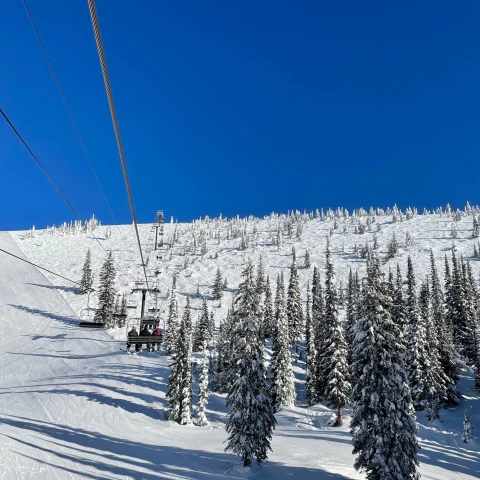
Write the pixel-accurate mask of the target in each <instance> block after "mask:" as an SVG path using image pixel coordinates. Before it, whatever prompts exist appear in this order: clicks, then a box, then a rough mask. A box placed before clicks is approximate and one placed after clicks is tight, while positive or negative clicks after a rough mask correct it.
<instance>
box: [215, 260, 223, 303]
mask: <svg viewBox="0 0 480 480" xmlns="http://www.w3.org/2000/svg"><path fill="white" fill-rule="evenodd" d="M212 296H213V299H214V300H221V299H222V296H223V280H222V272H220V267H218V268H217V273H216V274H215V280H214V282H213V287H212Z"/></svg>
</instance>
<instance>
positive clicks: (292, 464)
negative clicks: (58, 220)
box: [0, 215, 480, 480]
mask: <svg viewBox="0 0 480 480" xmlns="http://www.w3.org/2000/svg"><path fill="white" fill-rule="evenodd" d="M362 221H363V220H362ZM337 222H338V229H337V230H335V231H334V234H333V236H332V237H331V238H330V240H331V250H332V261H333V263H334V266H335V270H336V277H337V284H338V282H339V281H342V282H343V285H344V286H345V285H346V282H347V276H348V269H349V267H350V266H352V268H354V269H356V268H358V269H359V274H360V275H362V274H363V273H364V268H365V264H364V261H363V260H362V259H360V258H359V257H358V256H357V255H355V254H354V253H353V247H354V244H355V243H356V244H357V245H358V247H362V246H363V245H364V244H365V242H366V241H367V240H368V241H369V242H370V243H372V240H373V231H375V230H376V224H377V223H380V224H381V228H382V230H381V232H378V233H376V235H377V237H378V242H379V245H380V248H379V250H380V252H381V253H382V254H385V253H386V250H387V243H388V241H389V240H390V239H391V237H392V234H393V233H394V232H395V233H396V238H397V241H398V243H399V244H400V247H401V248H400V254H399V257H398V258H396V259H394V260H390V261H389V262H388V264H387V265H386V266H385V267H384V268H386V269H388V266H392V267H395V265H396V261H397V260H398V261H399V263H400V265H401V267H402V272H405V267H406V258H407V254H409V255H411V256H412V260H413V263H414V266H415V270H416V276H417V283H420V281H421V280H423V279H424V278H425V276H426V275H427V274H428V273H429V254H430V249H433V251H434V254H435V258H436V259H437V268H438V270H439V272H440V273H442V272H443V256H444V254H445V253H447V254H449V249H450V248H451V246H452V243H453V241H454V242H455V245H456V248H457V251H458V256H460V255H463V257H464V258H470V257H471V256H472V252H473V244H474V243H476V242H477V240H478V239H471V238H470V234H471V228H472V217H471V216H465V217H464V218H462V220H461V221H460V222H458V224H457V232H458V235H459V238H456V239H454V240H453V239H452V238H451V237H450V231H451V224H452V219H451V217H441V216H434V215H430V216H425V217H423V216H418V217H414V218H413V219H411V220H408V221H404V222H397V223H392V217H377V220H376V222H375V223H374V224H373V225H372V232H366V233H365V234H363V235H358V234H354V233H353V229H354V225H353V224H352V223H350V220H348V221H347V222H346V225H347V229H348V233H347V234H346V235H345V234H343V220H337ZM363 223H364V222H363ZM254 226H255V227H256V229H257V231H258V233H257V234H256V239H255V241H254V236H255V235H254V234H253V233H252V232H253V228H254ZM192 227H193V228H195V233H196V236H197V240H198V236H199V234H200V231H201V230H202V229H204V230H206V231H208V230H210V232H211V233H214V232H216V231H220V233H221V240H220V242H219V244H218V242H217V240H216V239H213V238H211V239H208V242H207V244H208V252H207V254H206V255H205V256H204V257H203V258H202V257H201V256H200V245H198V249H197V253H187V256H188V258H189V259H190V262H189V265H188V267H187V268H186V269H184V268H183V265H184V261H185V257H184V256H183V252H184V248H185V245H186V244H190V243H191V241H192ZM332 227H333V221H319V220H312V221H309V222H307V223H305V224H304V225H303V233H302V237H301V239H300V240H298V239H297V238H295V235H293V236H292V238H289V237H288V236H287V235H284V237H283V246H282V247H281V249H280V250H278V249H277V246H276V245H272V243H271V237H272V235H274V234H275V232H276V231H277V220H276V219H273V220H270V219H267V220H250V221H249V222H247V231H248V232H249V235H250V242H249V244H250V247H249V248H248V249H247V250H246V251H242V250H239V249H238V246H239V244H240V238H235V239H231V240H226V232H227V224H226V223H215V222H211V223H209V224H207V225H205V224H204V225H199V224H195V225H192V224H178V225H175V224H166V225H165V239H166V240H168V238H169V237H170V236H171V235H172V234H173V231H174V229H175V228H177V229H178V232H179V237H180V242H179V243H177V244H175V246H174V248H173V256H172V259H171V260H170V259H169V253H165V252H163V253H162V256H163V258H162V260H158V261H157V260H156V255H157V254H156V252H154V251H152V252H150V255H149V257H150V260H149V265H148V269H147V270H148V272H149V275H152V277H155V271H157V270H158V271H159V272H160V273H159V275H158V277H157V278H158V286H159V287H160V289H161V294H160V298H159V305H160V308H161V310H163V311H165V310H166V308H167V302H166V293H167V290H168V288H169V287H170V285H171V278H172V274H173V272H178V274H179V275H178V280H177V292H178V298H179V305H180V307H182V306H183V305H184V304H185V301H186V298H187V296H188V297H191V302H192V307H193V312H194V314H193V320H194V321H195V320H196V317H197V314H198V313H199V312H200V307H201V299H197V298H196V295H195V292H196V290H197V284H199V288H200V292H201V294H202V295H206V296H207V299H208V304H209V308H213V309H214V311H215V319H216V321H217V322H219V321H220V319H222V318H224V316H225V315H226V311H227V309H228V307H229V306H230V304H231V297H232V295H233V292H234V291H235V289H236V288H237V287H238V283H239V281H240V275H241V272H242V269H243V266H244V264H245V261H246V259H248V258H251V259H252V260H253V261H254V262H258V259H259V255H260V254H261V255H262V258H263V262H264V266H265V273H266V274H268V275H270V280H271V283H272V286H274V284H275V279H276V276H277V274H278V273H279V272H281V271H282V270H283V272H284V275H285V279H286V281H287V280H288V276H289V267H290V263H291V247H292V246H295V248H296V253H297V263H298V265H299V266H302V265H303V256H304V254H305V251H306V249H308V250H309V252H310V258H311V262H312V265H314V264H316V265H318V266H320V267H321V268H322V281H323V280H324V276H323V267H324V265H325V258H324V257H325V243H326V237H327V236H328V233H329V231H330V229H331V228H332ZM107 228H108V227H104V226H101V227H98V228H97V229H96V230H95V231H94V234H95V235H96V236H97V237H99V242H100V243H101V244H102V245H103V246H104V248H105V249H106V250H112V251H113V254H114V258H115V260H116V262H117V263H118V265H119V266H120V267H121V269H120V270H121V271H119V275H118V277H117V287H118V289H119V290H120V291H125V292H127V293H130V291H131V289H132V287H133V284H134V281H135V280H136V279H137V278H138V279H141V273H142V269H141V268H140V266H139V263H140V262H139V256H138V252H137V250H136V239H135V236H134V230H133V227H132V226H131V225H126V226H119V227H110V228H111V236H110V238H105V233H106V231H107ZM407 232H409V234H410V235H411V237H412V238H413V241H414V242H413V245H411V246H409V247H408V248H407V247H405V246H404V244H405V242H404V240H405V236H406V233H407ZM140 234H141V237H142V243H143V244H144V247H145V248H146V249H151V247H152V241H153V231H152V228H151V225H141V226H140ZM255 244H256V245H255ZM252 245H255V246H254V247H252ZM147 247H148V248H147ZM0 248H3V249H5V250H7V251H10V252H12V253H15V254H17V255H22V252H23V254H24V255H25V256H26V257H27V258H29V259H30V260H31V261H33V262H35V263H38V264H40V265H42V266H45V267H46V268H48V269H51V270H53V271H55V272H58V273H60V274H62V275H64V276H66V277H69V278H72V279H73V280H79V279H80V276H81V269H82V265H83V261H84V259H85V254H86V252H87V249H88V248H90V249H91V251H92V268H93V271H94V273H95V277H96V280H98V272H99V270H100V266H101V264H102V262H103V260H104V257H105V252H104V250H103V249H102V248H101V247H100V245H99V243H98V242H97V241H96V240H94V239H93V238H92V236H91V234H87V233H78V234H76V235H60V234H59V233H57V234H56V235H51V234H49V233H46V232H45V231H42V230H36V232H35V237H34V238H26V236H25V232H11V235H10V234H8V233H1V234H0ZM20 249H21V251H20ZM217 254H218V258H215V256H217ZM217 266H219V267H220V270H221V272H222V275H224V276H226V277H227V280H228V286H229V288H228V290H229V291H228V292H227V293H226V294H225V295H224V298H223V299H222V301H221V302H219V301H214V300H211V299H210V293H211V286H212V284H213V280H214V277H215V273H216V269H217ZM0 267H1V270H0V271H1V275H0V319H1V321H2V332H3V336H1V337H0V344H1V346H2V349H1V352H2V353H1V354H0V355H1V356H2V361H1V362H0V372H1V375H0V393H1V394H2V395H1V396H0V422H1V428H0V432H1V433H2V435H3V437H2V442H0V476H1V477H0V478H5V479H16V478H19V479H29V478H32V479H33V478H35V479H65V478H89V479H105V478H108V479H125V478H133V479H147V480H148V479H159V478H166V479H169V478H202V479H203V478H272V479H274V478H275V479H277V478H302V479H309V478H312V479H314V478H315V479H322V478H325V479H327V478H338V479H345V478H358V479H361V478H364V476H363V475H362V474H359V473H357V472H355V470H354V469H353V461H354V457H353V455H352V453H351V451H352V445H351V437H350V434H349V432H348V424H349V413H350V412H349V410H348V408H347V409H346V411H345V416H344V420H345V422H344V426H343V427H340V428H332V427H330V426H329V424H330V422H331V420H332V419H333V418H334V416H335V415H334V412H332V411H331V410H330V409H329V408H327V407H326V406H325V405H322V404H319V405H316V406H314V407H309V408H302V407H301V406H297V407H292V408H288V409H285V410H283V411H282V412H280V413H279V414H277V415H276V417H277V421H278V424H277V427H276V430H275V432H274V436H273V441H272V447H273V452H272V453H271V454H270V456H269V461H268V462H266V463H265V464H264V465H263V466H262V467H261V468H259V467H257V466H253V467H251V468H250V469H246V470H245V469H243V468H242V467H240V466H239V463H240V461H239V459H238V458H237V457H235V456H233V455H231V454H226V453H224V447H225V443H224V442H225V440H226V433H225V430H224V425H225V422H226V418H225V413H226V411H225V406H224V403H225V398H224V396H220V395H218V394H215V393H212V394H211V396H210V399H209V403H208V406H207V411H206V414H207V418H208V420H209V421H210V425H209V426H208V427H202V428H199V427H195V426H180V425H177V424H173V423H171V422H168V421H166V420H165V391H166V383H167V378H168V372H169V367H168V365H169V363H170V361H169V359H168V358H166V357H164V356H161V355H158V354H157V353H142V354H141V355H138V356H132V355H126V354H125V353H124V352H122V351H120V348H121V347H123V346H124V344H123V341H122V340H121V339H122V338H123V337H124V334H125V332H124V331H122V330H120V329H119V330H118V331H111V332H108V333H107V332H104V331H93V330H82V329H79V328H78V327H77V323H78V315H79V314H80V311H81V310H82V308H84V307H85V305H86V297H85V296H80V295H78V294H77V293H76V291H75V288H74V286H72V284H70V283H68V282H67V281H65V280H62V279H59V278H58V277H55V276H53V275H51V274H48V273H45V274H43V273H40V271H39V270H37V269H36V268H34V267H32V266H30V265H27V264H25V263H23V262H20V261H18V260H17V259H14V258H12V257H8V256H6V255H4V254H0ZM472 267H473V270H474V274H475V278H478V273H479V272H480V268H479V267H480V262H478V261H476V260H474V261H472ZM312 268H313V267H312ZM312 268H310V269H305V268H299V279H300V287H301V290H302V295H303V298H302V300H303V301H304V300H305V298H304V297H305V293H304V292H305V288H306V284H307V282H308V281H310V282H311V273H312ZM150 281H152V282H154V280H153V278H152V279H150ZM132 300H133V297H132ZM134 300H135V301H136V302H137V303H139V301H140V297H139V296H138V295H137V297H135V298H134ZM95 303H96V297H95V295H93V296H92V301H91V304H92V305H95ZM148 303H149V305H150V306H153V303H154V300H153V299H151V298H150V299H149V300H148ZM129 312H130V314H131V315H133V316H135V315H137V316H138V314H139V309H138V308H137V310H136V312H135V313H132V311H131V310H129ZM180 314H181V310H180ZM294 372H295V374H296V387H297V391H298V393H299V405H302V404H303V401H304V400H303V399H304V364H303V362H299V363H298V364H294ZM197 382H198V376H195V385H194V388H195V389H197V388H198V383H197ZM460 390H461V391H462V392H463V393H464V396H465V398H464V400H463V402H462V404H461V405H460V406H459V407H457V408H453V409H448V410H442V411H441V417H442V418H441V421H439V422H433V423H430V422H428V421H427V420H426V418H425V415H424V414H423V413H421V414H419V416H418V420H419V426H420V428H419V433H418V435H419V439H420V444H421V447H422V448H421V451H420V457H419V459H420V462H421V468H420V471H421V474H422V478H424V479H432V480H433V479H435V480H451V479H462V480H463V479H465V480H466V479H474V478H478V477H480V453H479V446H480V444H479V441H478V440H477V439H476V438H475V437H476V435H477V431H478V428H479V427H478V426H479V425H480V395H479V392H477V391H475V390H474V388H473V377H472V372H468V371H465V372H463V377H462V379H461V382H460ZM196 401H197V399H196V395H195V396H194V402H195V403H196ZM465 408H467V409H468V410H469V412H470V421H471V423H472V429H473V437H474V439H473V440H472V442H470V443H468V444H465V443H463V442H462V441H461V435H462V419H463V412H464V410H465Z"/></svg>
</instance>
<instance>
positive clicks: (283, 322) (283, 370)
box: [270, 301, 296, 412]
mask: <svg viewBox="0 0 480 480" xmlns="http://www.w3.org/2000/svg"><path fill="white" fill-rule="evenodd" d="M271 363H272V385H271V390H270V392H271V398H272V404H273V407H274V410H275V411H276V412H278V411H279V410H282V408H286V407H293V406H294V405H295V398H296V391H295V378H294V376H293V369H292V356H291V353H290V339H289V335H288V321H287V316H286V314H285V306H284V304H283V301H282V302H281V303H280V305H279V312H278V318H277V328H276V329H275V342H274V351H273V358H272V362H271Z"/></svg>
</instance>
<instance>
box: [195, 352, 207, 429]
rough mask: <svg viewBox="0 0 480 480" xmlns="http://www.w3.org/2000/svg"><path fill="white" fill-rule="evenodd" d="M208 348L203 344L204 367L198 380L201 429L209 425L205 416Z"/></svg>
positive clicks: (199, 423) (198, 421)
mask: <svg viewBox="0 0 480 480" xmlns="http://www.w3.org/2000/svg"><path fill="white" fill-rule="evenodd" d="M208 366H209V365H208V348H207V344H206V343H204V344H203V349H202V367H201V371H200V378H199V379H198V383H199V391H198V414H197V425H198V426H199V427H205V426H207V425H208V419H207V416H206V414H205V410H206V408H207V403H208V397H209V390H208Z"/></svg>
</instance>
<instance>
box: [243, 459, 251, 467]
mask: <svg viewBox="0 0 480 480" xmlns="http://www.w3.org/2000/svg"><path fill="white" fill-rule="evenodd" d="M243 466H244V467H251V466H252V460H250V458H248V457H244V459H243Z"/></svg>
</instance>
